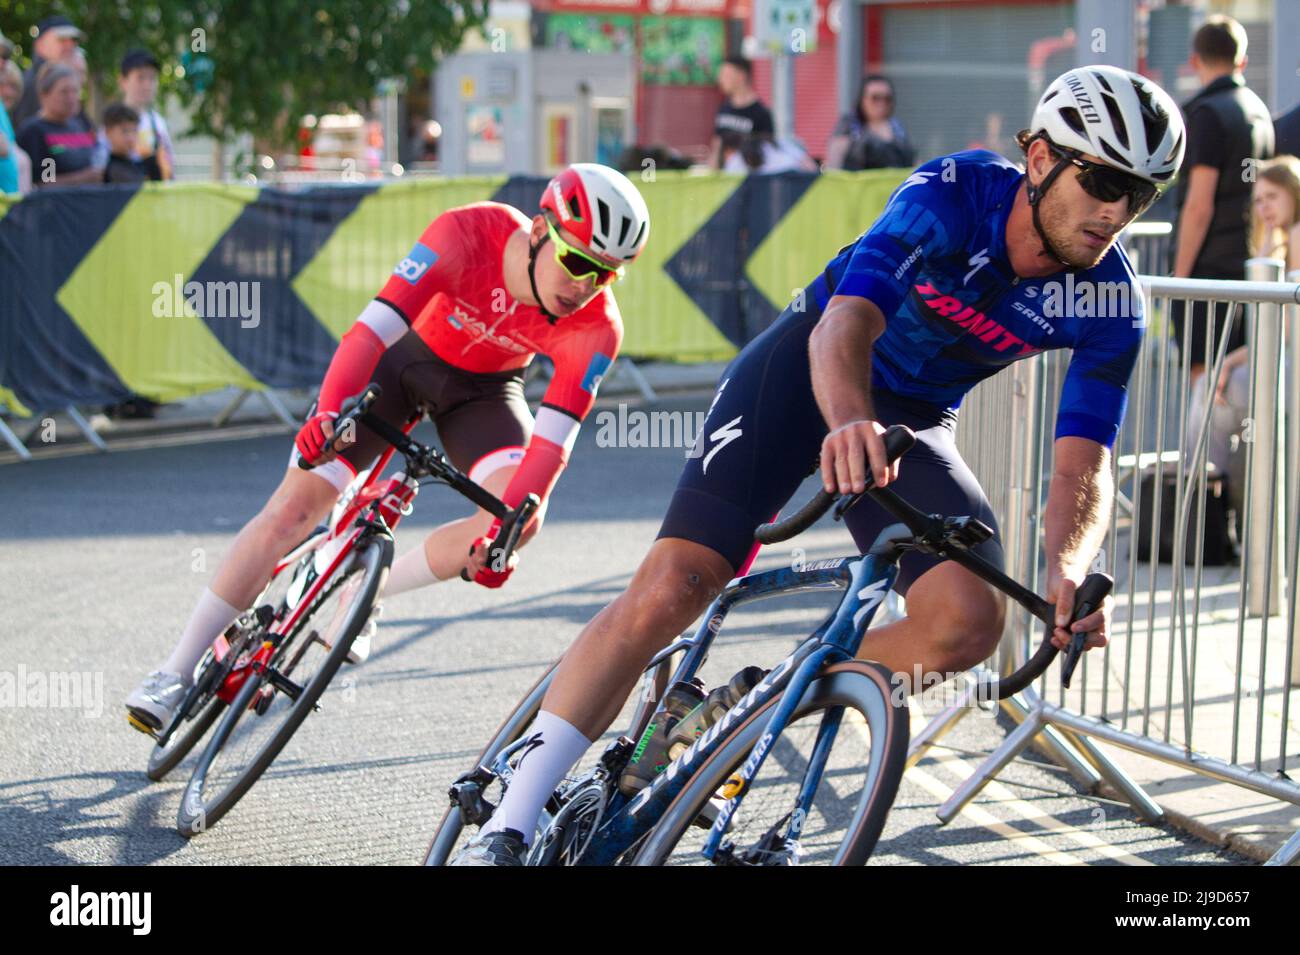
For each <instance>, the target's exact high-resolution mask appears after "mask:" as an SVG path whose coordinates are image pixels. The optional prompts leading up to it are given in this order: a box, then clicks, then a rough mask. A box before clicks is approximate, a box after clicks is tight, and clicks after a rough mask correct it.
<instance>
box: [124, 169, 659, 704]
mask: <svg viewBox="0 0 1300 955" xmlns="http://www.w3.org/2000/svg"><path fill="white" fill-rule="evenodd" d="M649 227H650V226H649V213H648V211H647V209H646V206H645V202H644V200H643V199H642V198H641V195H640V194H639V193H638V192H637V190H636V187H635V186H633V185H632V183H631V182H630V181H628V179H627V178H626V177H625V176H623V175H622V174H621V173H619V172H616V171H615V170H613V169H610V168H608V167H606V166H601V165H597V164H594V163H579V164H575V165H573V166H570V167H569V168H568V169H566V170H564V171H563V172H562V173H560V174H559V175H558V176H556V177H555V178H554V179H552V180H551V181H550V182H549V183H548V184H547V186H546V189H545V190H544V192H543V194H542V199H541V211H540V213H539V214H538V215H535V216H533V218H532V220H531V221H530V220H529V219H528V217H527V216H525V215H524V214H523V213H521V212H520V211H519V210H518V209H515V208H513V207H511V206H508V205H504V204H502V203H498V202H478V203H474V204H472V205H468V206H462V207H460V208H457V209H451V210H449V211H447V212H444V213H443V214H442V215H440V216H438V217H437V218H436V219H434V220H433V222H432V223H431V224H430V225H429V227H428V228H427V229H425V231H424V234H423V235H421V236H420V239H419V241H418V242H416V244H415V245H414V247H413V248H412V249H411V251H410V253H409V254H408V255H407V256H406V257H405V258H404V259H402V260H401V262H399V263H398V264H397V267H396V268H395V269H394V270H393V274H392V275H391V276H390V277H389V278H388V281H387V282H386V283H385V284H384V287H383V289H382V290H381V291H380V293H379V294H378V295H377V296H376V297H375V298H374V299H373V300H372V301H371V302H370V303H369V304H367V305H366V307H365V309H364V310H363V311H362V313H361V316H360V317H359V318H358V319H357V322H356V324H355V325H353V326H352V328H351V329H350V330H349V331H348V332H347V333H346V334H345V335H344V336H343V338H342V340H341V341H340V342H339V347H338V350H337V351H336V352H335V354H334V358H333V360H332V361H331V363H330V367H329V370H328V371H327V372H326V374H325V379H324V381H323V382H322V384H321V389H320V397H319V399H318V401H317V404H316V407H315V408H314V409H313V412H312V413H311V414H310V416H309V417H308V419H307V422H306V423H305V424H304V425H303V427H302V430H301V431H299V433H298V436H297V438H296V440H295V442H294V445H295V448H294V452H293V455H292V456H291V459H290V462H289V468H288V471H287V472H286V473H285V476H284V478H283V480H282V481H281V483H280V486H279V487H278V488H277V489H276V490H275V492H274V493H273V494H272V496H271V498H270V500H269V501H268V502H267V503H266V505H265V506H264V507H263V508H262V510H261V512H260V513H259V514H258V515H257V516H256V517H254V518H253V519H252V520H251V521H249V522H248V524H246V525H245V526H244V528H243V530H241V531H240V533H239V535H238V536H237V537H236V539H235V542H234V544H233V546H232V547H231V550H230V553H229V554H228V555H227V556H226V558H225V560H224V561H223V562H222V564H221V567H220V568H219V569H218V570H217V573H216V576H215V578H214V579H213V581H212V583H211V585H210V586H209V587H208V588H207V589H205V591H204V593H203V594H202V596H201V597H200V598H199V603H198V605H197V606H196V607H195V609H194V611H193V613H192V614H191V616H190V620H189V622H188V624H187V625H186V628H185V631H184V632H183V633H182V635H181V639H180V641H179V642H178V643H177V645H176V647H175V648H174V649H173V651H172V653H171V655H170V656H169V657H168V659H167V660H166V661H165V662H164V663H163V664H162V665H161V666H160V667H159V668H158V669H157V670H155V671H153V672H152V673H150V674H149V676H148V677H146V679H145V680H144V682H143V683H141V685H140V686H139V687H138V688H137V689H136V690H135V691H134V692H133V693H131V695H130V696H128V697H127V700H126V706H127V710H128V712H129V713H130V714H131V715H133V716H135V718H136V719H137V720H139V721H140V722H143V723H144V724H145V725H147V726H151V727H153V728H155V729H157V728H161V727H162V726H164V725H166V724H167V723H168V722H170V720H171V717H172V714H173V713H174V711H175V707H176V705H177V704H178V703H179V701H180V699H181V698H182V696H183V695H184V691H185V689H186V687H187V686H188V685H189V683H190V681H191V679H192V672H193V670H194V667H195V665H196V664H197V663H198V661H199V659H200V658H201V657H202V655H203V653H204V651H205V650H206V649H207V647H208V646H209V645H210V644H211V643H212V641H213V640H215V639H216V637H217V636H218V635H219V634H221V633H222V632H223V631H224V630H225V629H226V628H227V627H228V626H229V625H230V623H231V622H232V621H233V620H234V619H235V617H237V616H238V614H239V613H240V612H241V610H242V609H243V608H245V607H247V606H248V605H249V603H250V602H251V601H252V600H253V599H254V598H255V597H256V596H257V594H258V593H260V592H261V590H262V588H263V587H264V586H265V585H266V581H267V579H268V578H269V577H270V574H271V571H272V569H273V568H274V566H275V562H276V560H278V559H279V557H280V556H281V555H283V554H285V553H287V552H288V551H289V550H290V548H292V547H294V546H295V545H296V544H298V542H300V541H301V540H303V539H304V538H305V537H306V536H307V535H308V534H309V533H310V532H311V530H312V528H314V527H315V526H316V525H317V524H319V523H320V522H321V521H322V520H323V519H324V518H325V517H326V516H327V515H328V514H329V511H330V509H331V508H332V507H333V505H334V503H335V502H336V500H337V499H338V496H339V494H340V493H341V492H342V491H343V490H344V489H345V488H346V487H347V485H348V484H349V483H350V482H351V481H352V479H353V478H354V477H355V476H356V474H357V473H358V472H359V471H361V470H363V469H365V468H367V467H369V466H370V464H371V463H372V462H373V461H374V459H375V458H376V457H377V455H378V454H379V453H380V451H381V450H382V449H383V447H384V444H383V441H382V439H380V438H379V436H378V435H376V434H374V433H373V432H372V431H370V430H369V429H368V428H366V427H365V426H358V427H357V428H356V430H355V433H354V434H353V435H351V436H350V437H351V438H352V441H351V443H350V444H349V445H348V446H347V447H345V448H343V449H342V450H340V451H338V453H334V452H330V453H324V447H325V445H326V443H327V442H328V441H329V440H330V439H331V438H332V437H333V433H334V429H333V421H334V419H335V418H337V416H338V414H339V407H340V405H341V404H342V402H343V401H344V400H345V399H346V398H348V397H349V396H351V395H354V394H356V393H358V392H360V391H361V390H362V389H363V388H364V387H365V386H366V385H367V384H368V383H370V382H371V381H376V382H378V383H379V384H380V385H381V387H382V389H383V394H382V396H381V398H380V399H379V400H378V401H377V402H376V404H375V406H374V408H373V412H374V413H376V414H378V415H379V416H380V417H382V418H383V419H384V420H386V421H388V422H389V423H391V424H393V425H396V426H400V425H402V424H403V423H404V422H405V421H406V420H408V419H409V417H410V416H411V415H412V414H414V413H416V412H418V411H423V412H425V413H427V414H429V416H430V417H431V418H432V419H433V421H434V423H435V425H436V426H437V428H438V433H439V437H440V438H441V440H442V444H443V448H444V450H445V451H446V453H447V456H448V457H449V458H450V459H451V461H452V463H453V464H455V465H456V467H458V468H459V469H461V470H462V471H465V472H466V473H467V474H469V476H470V477H471V478H472V479H473V480H475V481H477V482H478V483H479V484H481V485H482V486H483V487H484V488H486V489H487V490H489V491H491V492H492V493H493V494H496V495H497V496H498V497H500V498H501V499H502V500H503V501H504V502H505V503H506V504H507V505H508V506H510V507H515V506H517V505H518V504H519V503H520V502H521V501H522V500H523V499H524V498H525V497H526V496H527V495H528V494H529V493H535V494H537V495H538V496H540V497H541V498H542V501H543V506H542V508H541V509H539V511H538V513H537V515H536V516H535V517H534V519H533V521H532V522H531V523H530V525H529V526H528V527H527V528H526V529H525V530H524V533H523V535H522V537H521V544H522V543H525V542H527V540H528V539H529V538H531V537H532V536H533V535H535V534H536V533H537V531H538V529H539V528H540V526H541V522H542V518H543V516H544V513H545V502H546V499H547V495H548V494H549V493H550V491H551V489H552V488H553V487H554V486H555V482H556V481H557V480H558V479H559V476H560V472H561V471H562V470H563V469H564V466H565V464H566V462H567V460H568V456H569V452H570V451H571V449H572V448H573V444H574V441H575V439H576V437H577V433H578V427H579V425H580V424H581V422H582V420H583V418H584V417H586V415H587V413H588V412H589V411H590V410H591V406H592V404H593V402H594V401H595V396H596V389H597V388H598V387H599V385H600V381H601V379H602V377H603V376H604V374H605V373H606V371H607V370H608V369H609V367H610V365H611V364H612V363H613V361H614V359H615V357H616V356H617V354H618V348H619V344H620V342H621V340H622V337H623V325H622V319H621V317H620V315H619V311H618V306H617V304H616V303H615V301H614V295H613V292H612V290H611V288H610V286H611V285H612V283H613V282H614V281H615V280H616V279H617V278H618V277H619V276H620V275H621V274H622V271H623V265H624V264H625V263H627V262H631V261H632V260H633V259H635V258H636V256H637V255H638V254H639V253H640V252H641V250H642V248H644V246H645V242H646V239H647V238H648V235H649ZM543 253H546V254H543ZM536 354H543V355H546V356H547V357H549V358H550V359H551V360H552V362H553V363H554V365H555V374H554V377H553V378H552V379H551V383H550V385H549V387H548V388H547V390H546V394H545V397H544V398H543V400H542V405H541V408H540V410H539V411H538V413H537V417H536V420H535V421H534V418H533V416H532V414H531V413H530V412H529V409H528V406H527V404H526V402H525V401H524V396H523V373H524V369H525V368H526V367H527V366H528V364H529V362H531V361H532V359H533V356H534V355H536ZM342 443H343V441H342V436H341V438H340V444H342ZM299 455H301V456H302V457H305V458H307V459H308V460H309V461H311V462H312V463H313V464H314V465H316V466H315V467H314V468H313V469H312V470H310V471H304V470H301V469H300V468H298V467H297V458H298V456H299ZM498 528H499V522H497V521H495V520H494V519H493V517H492V515H490V514H488V513H487V512H486V511H479V512H478V513H476V514H474V515H473V516H471V517H467V518H463V519H461V520H457V521H451V522H449V523H447V524H443V525H442V526H441V527H438V528H436V529H435V530H434V531H432V532H431V533H430V534H429V536H428V537H427V538H426V539H425V541H424V543H423V545H422V546H421V547H418V548H415V549H413V550H412V551H410V552H408V553H406V554H404V555H402V556H401V557H400V558H398V559H397V560H396V561H394V563H393V567H392V570H391V572H390V573H389V577H388V580H387V582H386V584H385V589H384V596H392V595H393V594H396V593H401V592H403V591H405V590H411V589H414V588H415V587H419V586H423V585H425V584H431V583H435V582H437V581H440V580H446V579H449V578H452V577H458V576H460V575H461V574H462V572H463V573H466V574H468V575H469V576H471V577H472V578H473V579H474V581H475V582H477V583H479V584H482V585H484V586H487V587H499V586H501V585H502V584H503V583H504V582H505V580H506V579H507V578H508V577H509V576H510V573H511V571H512V570H513V567H514V562H513V559H512V563H511V566H509V567H506V568H504V569H500V570H498V569H494V568H491V567H489V566H487V552H488V546H487V545H488V544H489V543H490V542H491V541H492V539H494V537H495V535H496V531H497V530H498ZM467 555H468V556H467ZM370 632H372V628H367V631H365V632H363V636H361V637H358V638H357V641H356V643H355V644H354V647H353V654H352V655H350V656H349V659H352V660H353V661H354V662H360V660H362V659H364V657H365V655H367V654H368V652H369V639H368V636H369V633H370Z"/></svg>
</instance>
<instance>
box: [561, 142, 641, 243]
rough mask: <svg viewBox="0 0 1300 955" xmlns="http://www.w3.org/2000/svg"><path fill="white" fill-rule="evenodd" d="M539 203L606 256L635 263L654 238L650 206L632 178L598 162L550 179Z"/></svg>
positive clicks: (577, 166) (589, 163)
mask: <svg viewBox="0 0 1300 955" xmlns="http://www.w3.org/2000/svg"><path fill="white" fill-rule="evenodd" d="M541 207H542V208H543V209H549V210H550V211H551V212H552V213H554V214H555V216H556V218H557V219H558V220H559V222H560V225H562V226H564V228H566V229H568V230H569V232H571V233H573V235H575V236H576V237H577V238H579V239H580V240H582V241H583V242H584V243H586V244H587V245H588V246H590V247H591V248H592V249H594V250H595V251H597V252H599V253H601V254H602V255H607V256H609V257H610V258H612V259H617V260H619V261H620V262H631V261H632V260H633V259H635V258H636V257H637V256H638V255H639V254H640V253H641V250H642V249H643V248H645V243H646V239H648V238H649V237H650V211H649V210H648V209H647V208H646V205H645V200H644V199H642V198H641V193H639V192H637V188H636V186H634V185H632V182H631V180H629V179H628V178H627V176H625V175H623V174H622V173H621V172H619V171H618V170H617V169H611V168H610V167H609V166H602V165H600V164H599V163H594V162H579V163H574V164H573V165H571V166H569V167H568V168H567V169H565V170H564V171H563V172H561V173H560V174H559V175H558V176H556V177H555V178H554V179H552V180H551V181H550V182H548V183H547V184H546V190H545V191H544V192H543V193H542V201H541Z"/></svg>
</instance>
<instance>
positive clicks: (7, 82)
mask: <svg viewBox="0 0 1300 955" xmlns="http://www.w3.org/2000/svg"><path fill="white" fill-rule="evenodd" d="M12 52H13V44H12V43H10V42H9V41H8V40H7V39H5V35H4V34H3V33H0V193H16V192H21V191H22V188H21V185H20V181H21V176H22V173H21V170H20V165H21V163H22V158H21V157H22V147H20V146H19V145H18V143H17V142H16V141H15V139H14V127H13V123H12V122H10V120H9V109H10V107H11V106H14V105H17V102H18V99H19V98H21V96H22V88H23V75H22V73H20V72H19V71H18V67H17V66H15V65H14V64H13V63H12V62H11V61H10V59H9V55H10V54H11V53H12ZM15 77H17V87H16V88H15V86H14V78H15Z"/></svg>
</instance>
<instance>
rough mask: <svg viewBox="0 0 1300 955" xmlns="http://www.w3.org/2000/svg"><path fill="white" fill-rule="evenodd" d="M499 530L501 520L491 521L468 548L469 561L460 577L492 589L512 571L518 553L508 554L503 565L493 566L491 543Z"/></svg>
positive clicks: (507, 577) (517, 561)
mask: <svg viewBox="0 0 1300 955" xmlns="http://www.w3.org/2000/svg"><path fill="white" fill-rule="evenodd" d="M500 532H501V522H500V521H499V520H497V521H493V522H492V526H491V527H490V528H488V532H487V534H486V535H485V536H483V537H480V538H478V539H477V540H476V541H474V543H473V544H472V545H470V549H469V561H468V562H467V563H466V565H465V570H464V571H462V572H461V577H462V578H464V579H465V580H473V581H474V583H476V584H480V585H482V586H484V587H491V588H493V589H495V588H497V587H500V586H501V585H502V584H504V583H505V582H506V581H507V580H509V579H510V575H511V574H512V573H514V570H515V567H516V566H517V565H518V563H519V554H518V553H514V554H511V555H510V560H509V561H507V562H506V565H505V566H504V567H496V566H493V564H494V561H493V559H492V545H493V543H495V542H496V538H497V534H499V533H500Z"/></svg>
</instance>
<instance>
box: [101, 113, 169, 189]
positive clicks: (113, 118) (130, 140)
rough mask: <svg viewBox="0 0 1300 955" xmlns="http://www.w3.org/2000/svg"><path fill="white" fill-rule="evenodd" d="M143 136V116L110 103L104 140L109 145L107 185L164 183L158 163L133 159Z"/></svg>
mask: <svg viewBox="0 0 1300 955" xmlns="http://www.w3.org/2000/svg"><path fill="white" fill-rule="evenodd" d="M139 132H140V114H139V113H137V112H136V111H135V110H133V109H132V108H131V107H130V106H127V105H126V104H125V103H110V104H109V105H108V107H107V108H106V109H105V110H104V138H105V139H106V140H107V141H108V150H109V156H108V165H107V166H105V168H104V182H144V181H145V180H146V179H152V180H153V181H155V182H157V181H158V180H160V179H162V171H161V170H160V169H159V168H158V160H157V158H156V157H154V156H150V157H149V158H148V159H133V158H132V155H133V152H134V150H135V146H136V142H137V137H138V135H139Z"/></svg>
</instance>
